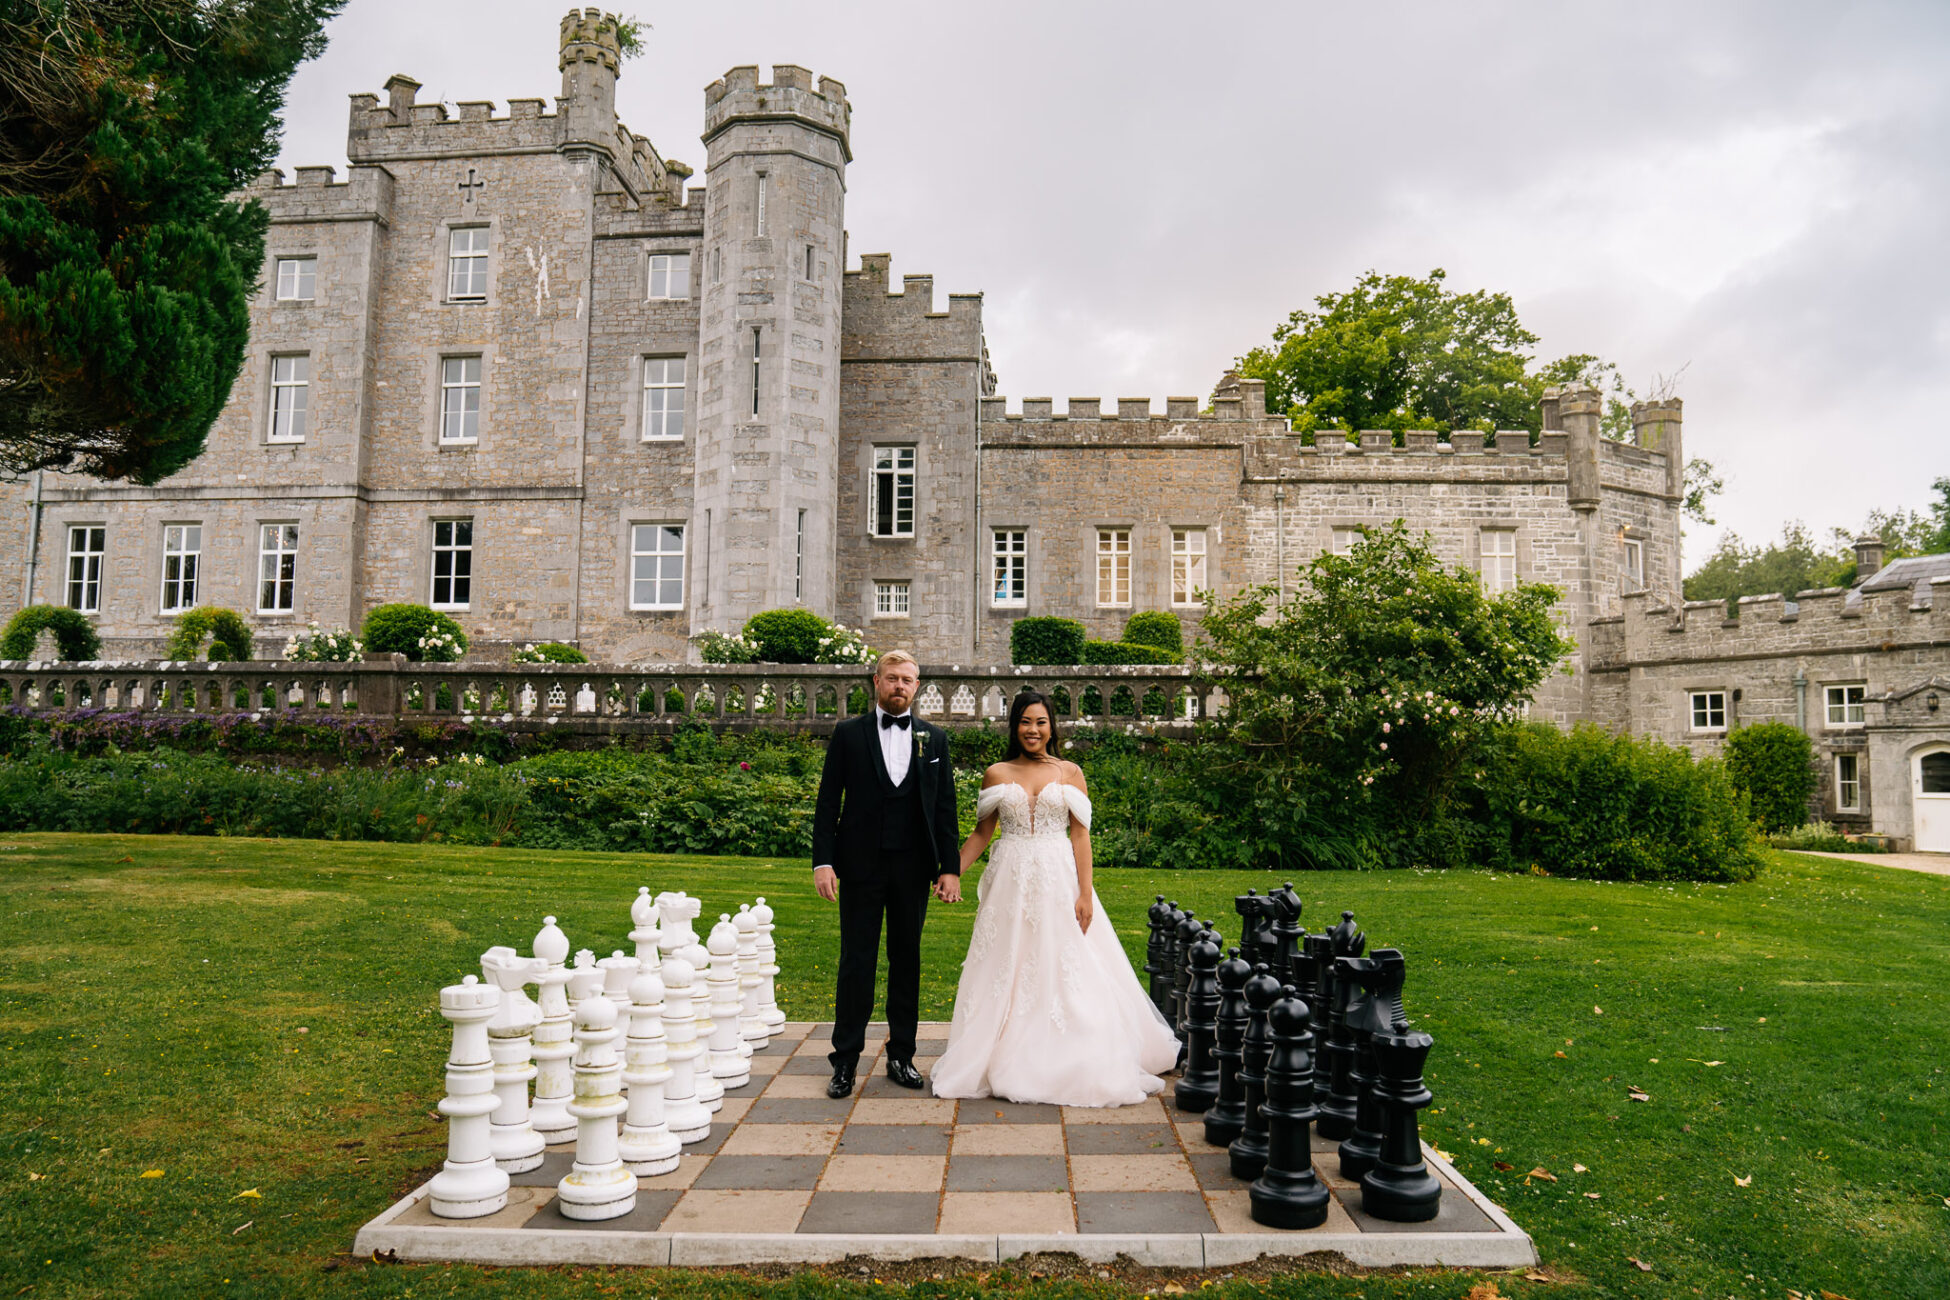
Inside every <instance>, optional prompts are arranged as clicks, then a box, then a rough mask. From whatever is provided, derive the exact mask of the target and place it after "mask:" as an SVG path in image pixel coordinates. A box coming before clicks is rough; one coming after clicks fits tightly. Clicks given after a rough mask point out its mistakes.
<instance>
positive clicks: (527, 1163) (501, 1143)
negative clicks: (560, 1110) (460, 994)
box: [481, 946, 548, 1174]
mask: <svg viewBox="0 0 1950 1300" xmlns="http://www.w3.org/2000/svg"><path fill="white" fill-rule="evenodd" d="M547 973H548V963H547V962H546V961H544V960H542V959H541V958H540V957H523V956H520V955H519V954H517V953H516V952H515V950H514V949H513V948H508V947H503V946H496V947H493V948H489V949H488V950H487V951H486V952H484V953H482V954H481V974H482V976H483V977H484V978H485V979H486V980H487V981H488V983H490V984H492V985H494V986H495V987H496V988H498V989H500V990H501V1006H500V1009H499V1010H497V1011H496V1012H495V1013H494V1019H492V1020H490V1021H488V1052H489V1054H490V1055H492V1056H493V1057H494V1095H495V1097H496V1098H497V1099H498V1104H497V1105H496V1106H495V1109H494V1117H493V1123H492V1127H491V1128H490V1129H489V1131H488V1141H489V1145H490V1146H491V1147H493V1149H494V1163H495V1165H496V1166H498V1167H499V1168H501V1169H505V1170H506V1171H507V1172H509V1173H511V1174H523V1173H527V1172H528V1171H529V1170H530V1169H533V1168H535V1167H536V1166H538V1165H540V1164H541V1163H542V1147H543V1142H542V1135H541V1134H540V1133H537V1132H536V1131H535V1126H534V1125H533V1124H531V1123H529V1122H528V1081H529V1080H530V1079H533V1078H534V1077H535V1075H536V1073H537V1071H536V1069H535V1060H534V1053H533V1046H534V1044H533V1043H532V1042H531V1041H530V1035H532V1034H533V1033H534V1032H535V1026H536V1025H537V1024H538V1023H540V1021H541V1018H542V1013H541V1011H540V1010H539V1009H538V1008H537V1007H536V1006H535V1004H534V1003H533V1002H532V1001H530V1000H529V998H528V995H527V994H526V993H523V992H522V987H523V986H524V985H528V984H534V983H536V982H537V981H539V980H540V979H541V978H542V976H544V975H546V974H547Z"/></svg>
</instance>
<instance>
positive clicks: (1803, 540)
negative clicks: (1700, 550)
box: [1685, 520, 1855, 600]
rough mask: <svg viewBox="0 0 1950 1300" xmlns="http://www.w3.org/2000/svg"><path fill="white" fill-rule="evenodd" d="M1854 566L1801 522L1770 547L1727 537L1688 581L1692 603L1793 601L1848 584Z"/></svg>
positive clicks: (1788, 529) (1687, 585) (1789, 525)
mask: <svg viewBox="0 0 1950 1300" xmlns="http://www.w3.org/2000/svg"><path fill="white" fill-rule="evenodd" d="M1854 567H1855V561H1854V559H1853V557H1850V558H1848V559H1844V558H1842V557H1841V556H1839V555H1836V554H1832V553H1829V552H1825V551H1823V550H1822V549H1821V548H1820V547H1819V546H1817V545H1816V544H1815V539H1814V535H1813V534H1812V533H1810V532H1809V531H1808V529H1807V526H1806V525H1804V524H1802V523H1801V522H1800V521H1798V520H1796V521H1793V522H1790V523H1789V524H1788V525H1787V526H1786V527H1784V528H1783V529H1782V530H1781V540H1780V541H1778V542H1770V543H1769V544H1768V545H1766V546H1748V545H1747V544H1746V543H1744V542H1742V541H1741V540H1740V537H1739V535H1738V534H1736V533H1728V534H1727V535H1726V536H1724V537H1722V538H1721V539H1720V545H1719V546H1718V547H1717V548H1716V549H1715V550H1714V552H1713V554H1711V555H1709V556H1708V557H1707V558H1706V561H1705V563H1703V564H1701V565H1700V566H1699V568H1697V569H1695V570H1693V572H1692V574H1691V575H1690V576H1688V577H1687V579H1686V583H1685V590H1686V599H1688V600H1733V599H1736V598H1738V597H1741V596H1767V595H1774V594H1776V593H1778V594H1780V595H1781V596H1783V597H1784V598H1786V599H1789V600H1792V599H1793V598H1794V595H1795V593H1796V592H1799V591H1807V590H1809V589H1811V588H1815V587H1839V586H1842V585H1844V584H1845V583H1846V582H1847V581H1848V579H1849V577H1850V576H1851V575H1852V573H1853V572H1854Z"/></svg>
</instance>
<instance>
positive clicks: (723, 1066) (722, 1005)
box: [705, 912, 752, 1089]
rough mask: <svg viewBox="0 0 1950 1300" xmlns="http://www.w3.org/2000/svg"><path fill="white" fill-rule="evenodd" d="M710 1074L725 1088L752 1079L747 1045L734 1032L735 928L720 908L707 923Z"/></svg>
mask: <svg viewBox="0 0 1950 1300" xmlns="http://www.w3.org/2000/svg"><path fill="white" fill-rule="evenodd" d="M710 953H711V956H710V961H711V973H710V974H709V975H708V976H706V977H705V978H706V984H707V985H708V987H709V988H710V990H711V1076H712V1077H713V1078H715V1079H716V1080H717V1081H718V1082H719V1083H720V1084H722V1085H724V1087H726V1088H727V1089H729V1088H742V1087H744V1086H745V1085H746V1084H748V1083H750V1082H751V1081H752V1067H751V1065H750V1063H749V1058H750V1057H751V1051H752V1049H751V1047H750V1045H749V1044H747V1043H746V1042H745V1041H744V1040H743V1039H741V1038H740V1037H739V1036H738V930H737V927H735V926H733V925H732V924H731V913H729V912H720V913H719V914H718V923H717V924H716V925H714V926H712V927H711V944H710Z"/></svg>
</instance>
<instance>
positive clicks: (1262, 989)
mask: <svg viewBox="0 0 1950 1300" xmlns="http://www.w3.org/2000/svg"><path fill="white" fill-rule="evenodd" d="M1279 996H1280V982H1279V981H1278V980H1276V979H1274V978H1273V975H1272V972H1271V971H1270V970H1269V969H1268V968H1267V966H1266V964H1265V963H1264V962H1261V963H1260V964H1259V965H1258V966H1255V967H1254V968H1253V977H1252V978H1251V979H1249V980H1247V981H1246V1040H1245V1042H1244V1043H1243V1044H1242V1045H1241V1047H1240V1061H1239V1084H1240V1091H1241V1092H1243V1093H1244V1094H1245V1098H1246V1103H1245V1104H1246V1120H1245V1123H1244V1124H1243V1125H1241V1126H1240V1129H1239V1136H1238V1137H1236V1138H1234V1139H1233V1140H1232V1145H1231V1146H1230V1147H1229V1148H1227V1151H1228V1153H1229V1154H1230V1156H1231V1159H1230V1160H1229V1162H1228V1163H1229V1164H1230V1166H1231V1168H1232V1176H1233V1177H1234V1178H1242V1179H1245V1180H1247V1181H1251V1180H1252V1179H1255V1178H1257V1177H1259V1175H1260V1171H1261V1170H1263V1169H1265V1168H1266V1116H1265V1114H1264V1113H1262V1112H1261V1110H1260V1105H1261V1103H1262V1102H1264V1101H1265V1100H1266V1063H1267V1061H1268V1060H1269V1059H1270V1058H1271V1057H1272V1055H1273V1034H1272V1029H1271V1027H1270V1026H1269V1025H1268V1024H1267V1019H1266V1015H1267V1012H1269V1011H1270V1010H1272V1007H1273V1003H1274V1001H1275V1000H1277V999H1278V998H1279Z"/></svg>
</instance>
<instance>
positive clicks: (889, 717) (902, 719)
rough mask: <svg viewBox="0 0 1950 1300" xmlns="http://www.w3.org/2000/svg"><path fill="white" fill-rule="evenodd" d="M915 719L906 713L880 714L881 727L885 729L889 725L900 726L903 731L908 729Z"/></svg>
mask: <svg viewBox="0 0 1950 1300" xmlns="http://www.w3.org/2000/svg"><path fill="white" fill-rule="evenodd" d="M913 721H914V719H913V718H912V717H910V716H909V715H908V714H905V713H902V714H899V715H895V714H892V713H883V714H881V715H880V729H881V730H882V731H885V730H887V728H889V727H899V728H900V729H901V730H902V731H906V730H907V728H908V726H909V725H910V724H911V723H913Z"/></svg>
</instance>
